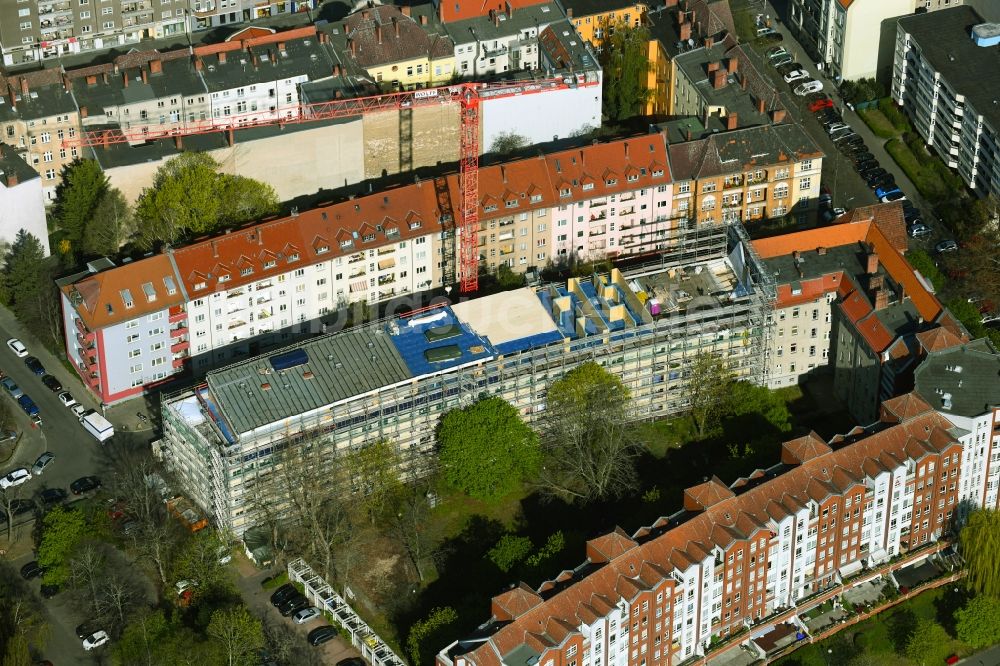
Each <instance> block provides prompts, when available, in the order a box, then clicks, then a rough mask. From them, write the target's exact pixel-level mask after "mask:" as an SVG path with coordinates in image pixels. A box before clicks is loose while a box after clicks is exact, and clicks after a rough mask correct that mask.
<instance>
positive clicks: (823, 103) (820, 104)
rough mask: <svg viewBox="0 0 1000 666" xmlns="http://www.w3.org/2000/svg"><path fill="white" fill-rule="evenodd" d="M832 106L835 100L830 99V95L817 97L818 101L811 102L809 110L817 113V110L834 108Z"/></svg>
mask: <svg viewBox="0 0 1000 666" xmlns="http://www.w3.org/2000/svg"><path fill="white" fill-rule="evenodd" d="M832 108H833V100H832V99H830V98H829V97H824V98H823V99H817V100H816V101H814V102H810V103H809V110H810V111H812V112H813V113H816V112H817V111H822V110H823V109H832Z"/></svg>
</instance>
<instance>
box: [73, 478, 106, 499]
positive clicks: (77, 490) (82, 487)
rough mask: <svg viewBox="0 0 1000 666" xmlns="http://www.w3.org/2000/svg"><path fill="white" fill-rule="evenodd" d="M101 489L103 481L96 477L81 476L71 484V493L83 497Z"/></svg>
mask: <svg viewBox="0 0 1000 666" xmlns="http://www.w3.org/2000/svg"><path fill="white" fill-rule="evenodd" d="M100 487H101V480H100V479H99V478H97V477H96V476H81V477H80V478H79V479H77V480H76V481H74V482H73V483H71V484H69V489H70V492H72V493H73V494H74V495H82V494H83V493H88V492H90V491H91V490H97V489H98V488H100Z"/></svg>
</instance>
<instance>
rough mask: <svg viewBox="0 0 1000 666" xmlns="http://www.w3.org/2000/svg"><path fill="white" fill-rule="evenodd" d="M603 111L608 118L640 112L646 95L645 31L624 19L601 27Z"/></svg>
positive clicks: (647, 69) (630, 115) (647, 55)
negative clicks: (602, 33) (603, 36)
mask: <svg viewBox="0 0 1000 666" xmlns="http://www.w3.org/2000/svg"><path fill="white" fill-rule="evenodd" d="M603 27H604V34H605V35H606V37H605V38H604V41H603V44H602V47H601V53H600V61H601V67H602V68H603V70H604V83H603V85H604V114H605V115H606V116H607V117H608V118H609V119H610V120H612V121H620V120H625V119H626V118H631V117H633V116H637V115H641V114H642V113H643V111H644V108H643V106H644V105H645V103H646V100H647V99H648V98H649V94H650V90H649V88H647V87H646V83H647V77H648V74H649V67H650V65H649V31H648V30H646V28H644V27H642V26H638V27H636V26H630V25H627V24H626V23H624V22H618V23H615V24H614V25H607V24H605V25H604V26H603Z"/></svg>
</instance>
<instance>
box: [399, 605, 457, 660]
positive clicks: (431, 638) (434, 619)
mask: <svg viewBox="0 0 1000 666" xmlns="http://www.w3.org/2000/svg"><path fill="white" fill-rule="evenodd" d="M456 622H458V613H456V612H455V609H454V608H452V607H450V606H444V607H438V608H435V609H434V610H432V611H431V612H430V613H429V614H428V615H427V617H426V618H425V619H423V620H417V621H416V622H415V623H413V626H412V627H410V633H409V635H408V636H407V638H406V650H407V652H409V654H410V659H411V661H412V663H414V664H433V663H434V655H435V654H436V652H437V650H438V649H440V647H441V646H442V645H445V644H447V642H448V641H447V636H448V632H449V630H451V628H452V625H454V624H455V623H456Z"/></svg>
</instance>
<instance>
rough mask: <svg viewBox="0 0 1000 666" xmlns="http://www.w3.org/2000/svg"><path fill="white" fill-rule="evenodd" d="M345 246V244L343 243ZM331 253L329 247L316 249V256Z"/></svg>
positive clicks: (323, 246)
mask: <svg viewBox="0 0 1000 666" xmlns="http://www.w3.org/2000/svg"><path fill="white" fill-rule="evenodd" d="M341 245H343V243H341ZM329 251H330V246H329V245H319V246H317V247H316V254H325V253H327V252H329Z"/></svg>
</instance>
